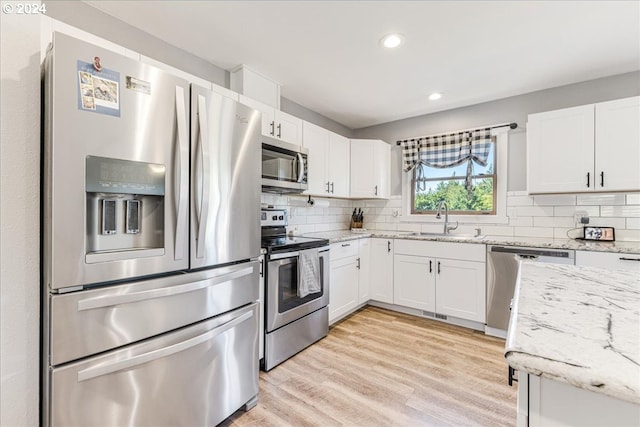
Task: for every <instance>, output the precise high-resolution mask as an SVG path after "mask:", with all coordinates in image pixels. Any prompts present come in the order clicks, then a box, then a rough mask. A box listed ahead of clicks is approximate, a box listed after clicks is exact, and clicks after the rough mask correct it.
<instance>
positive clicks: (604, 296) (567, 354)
mask: <svg viewBox="0 0 640 427" xmlns="http://www.w3.org/2000/svg"><path fill="white" fill-rule="evenodd" d="M639 302H640V276H638V274H637V273H634V272H626V271H611V270H601V269H597V268H590V267H578V266H573V265H558V264H540V263H531V262H522V263H521V264H520V273H519V277H518V284H517V287H516V292H515V296H514V306H513V309H512V313H511V319H510V323H509V333H508V337H507V343H506V347H505V356H506V358H507V361H508V363H509V365H511V366H512V367H513V368H515V369H518V370H520V371H523V372H527V373H530V374H534V375H541V376H543V377H546V378H550V379H553V380H557V381H562V382H565V383H568V384H571V385H573V386H575V387H579V388H583V389H586V390H591V391H594V392H597V393H603V394H606V395H609V396H612V397H615V398H617V399H621V400H625V401H628V402H632V403H635V404H640V303H639Z"/></svg>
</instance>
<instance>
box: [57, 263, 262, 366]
mask: <svg viewBox="0 0 640 427" xmlns="http://www.w3.org/2000/svg"><path fill="white" fill-rule="evenodd" d="M258 274H259V266H258V261H257V260H256V261H251V262H246V263H242V264H235V265H231V266H228V267H221V268H216V269H212V270H205V271H200V272H196V273H188V274H179V275H176V276H170V277H164V278H160V279H153V280H145V281H140V282H135V283H130V284H126V285H118V286H110V287H107V288H101V289H95V290H89V291H82V292H76V293H71V294H63V295H52V296H51V297H50V298H51V301H50V304H51V306H50V307H51V308H50V310H51V311H50V317H49V319H50V320H49V321H50V328H49V330H50V336H49V340H50V341H49V342H50V344H49V345H50V360H49V363H50V365H52V366H56V365H59V364H61V363H66V362H70V361H72V360H76V359H79V358H81V357H86V356H90V355H92V354H96V353H99V352H101V351H106V350H110V349H112V348H115V347H119V346H122V345H126V344H130V343H133V342H135V341H138V340H140V339H144V338H148V337H152V336H154V335H158V334H161V333H164V332H167V331H170V330H173V329H177V328H180V327H182V326H186V325H189V324H191V323H196V322H198V321H200V320H204V319H208V318H210V317H213V316H215V315H218V314H221V313H224V312H227V311H229V310H232V309H234V308H236V307H240V306H242V305H245V304H248V303H251V302H253V301H257V300H258V296H259V295H258V282H259V277H258ZM45 330H46V329H45Z"/></svg>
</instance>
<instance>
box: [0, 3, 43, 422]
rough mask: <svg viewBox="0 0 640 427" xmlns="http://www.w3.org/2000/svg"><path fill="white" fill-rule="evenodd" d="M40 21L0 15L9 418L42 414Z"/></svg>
mask: <svg viewBox="0 0 640 427" xmlns="http://www.w3.org/2000/svg"><path fill="white" fill-rule="evenodd" d="M29 3H30V4H33V3H34V2H29ZM37 3H40V2H37ZM4 4H15V3H14V2H3V5H4ZM39 25H40V20H39V16H38V15H16V14H13V13H12V14H9V13H2V14H1V15H0V28H1V30H0V31H1V33H0V40H1V41H0V43H1V44H0V55H1V56H0V63H1V65H0V76H1V78H2V81H1V83H0V114H1V116H0V200H1V205H0V236H1V237H0V381H1V383H0V396H1V399H0V425H2V426H36V425H38V422H39V421H38V419H39V415H38V414H39V408H38V403H39V380H38V378H39V353H40V348H39V334H40V331H39V316H40V292H39V271H40V270H39V262H40V261H39V259H40V257H39V250H40V249H39V248H40V240H39V239H40V237H39V231H40V225H39V211H40V199H39V197H40V184H39V182H40V173H39V168H40V163H39V162H40V30H39V28H40V27H39Z"/></svg>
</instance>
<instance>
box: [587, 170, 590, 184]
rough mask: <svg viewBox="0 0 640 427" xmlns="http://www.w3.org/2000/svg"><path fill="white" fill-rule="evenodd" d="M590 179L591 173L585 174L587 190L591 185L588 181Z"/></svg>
mask: <svg viewBox="0 0 640 427" xmlns="http://www.w3.org/2000/svg"><path fill="white" fill-rule="evenodd" d="M590 177H591V173H590V172H587V188H589V187H590V184H591V181H590V180H589V178H590Z"/></svg>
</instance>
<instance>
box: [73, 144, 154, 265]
mask: <svg viewBox="0 0 640 427" xmlns="http://www.w3.org/2000/svg"><path fill="white" fill-rule="evenodd" d="M164 183H165V166H164V165H160V164H154V163H143V162H136V161H130V160H120V159H111V158H106V157H96V156H87V158H86V181H85V188H86V200H87V216H86V218H87V245H86V248H87V254H86V261H87V262H88V263H91V262H104V261H113V260H121V259H128V258H140V257H148V256H157V255H163V254H164V202H165V185H164Z"/></svg>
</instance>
